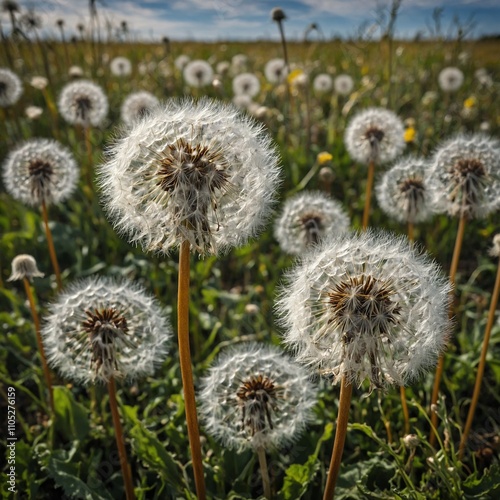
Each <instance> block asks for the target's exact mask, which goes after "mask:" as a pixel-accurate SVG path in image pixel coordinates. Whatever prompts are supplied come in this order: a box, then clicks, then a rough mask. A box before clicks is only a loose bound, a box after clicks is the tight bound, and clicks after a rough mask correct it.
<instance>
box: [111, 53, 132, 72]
mask: <svg viewBox="0 0 500 500" xmlns="http://www.w3.org/2000/svg"><path fill="white" fill-rule="evenodd" d="M109 69H110V70H111V73H112V74H113V75H115V76H128V75H130V74H131V73H132V63H131V62H130V59H127V58H126V57H115V58H113V59H112V60H111V62H110V63H109Z"/></svg>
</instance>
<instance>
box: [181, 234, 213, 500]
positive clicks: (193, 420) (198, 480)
mask: <svg viewBox="0 0 500 500" xmlns="http://www.w3.org/2000/svg"><path fill="white" fill-rule="evenodd" d="M189 249H190V243H189V241H183V242H182V244H181V248H180V251H179V284H178V294H177V322H178V326H177V334H178V340H179V358H180V366H181V375H182V386H183V390H184V404H185V408H186V423H187V430H188V436H189V445H190V447H191V456H192V460H193V472H194V481H195V484H196V493H197V495H198V500H205V498H206V493H205V479H204V477H203V463H202V459H201V444H200V434H199V430H198V417H197V414H196V401H195V396H194V385H193V369H192V366H191V352H190V349H189V257H190V256H189Z"/></svg>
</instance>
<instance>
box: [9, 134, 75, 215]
mask: <svg viewBox="0 0 500 500" xmlns="http://www.w3.org/2000/svg"><path fill="white" fill-rule="evenodd" d="M78 174H79V171H78V167H77V165H76V162H75V160H74V158H73V155H72V154H71V152H70V151H69V150H68V149H67V148H66V147H65V146H63V145H62V144H60V143H58V142H57V141H54V140H50V139H31V140H28V141H25V142H23V143H21V144H20V145H19V146H18V147H17V148H16V149H14V150H12V151H11V152H10V153H9V155H8V156H7V158H6V159H5V161H4V164H3V181H4V185H5V188H6V189H7V191H8V192H9V193H10V194H11V195H12V196H13V197H14V198H15V199H16V200H19V201H21V202H22V203H25V204H26V205H29V206H34V207H39V206H40V205H42V203H45V204H47V205H49V204H53V203H59V202H61V201H63V200H66V199H68V198H69V197H70V195H71V194H72V193H73V191H74V190H75V187H76V184H77V182H78Z"/></svg>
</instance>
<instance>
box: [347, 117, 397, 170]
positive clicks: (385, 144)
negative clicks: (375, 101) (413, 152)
mask: <svg viewBox="0 0 500 500" xmlns="http://www.w3.org/2000/svg"><path fill="white" fill-rule="evenodd" d="M404 130H405V129H404V125H403V122H402V121H401V120H400V119H399V118H398V116H397V115H396V114H394V113H393V112H392V111H389V110H388V109H385V108H368V109H365V110H364V111H360V112H359V113H358V114H357V115H355V116H354V118H353V119H352V120H351V121H350V123H349V125H348V127H347V129H346V131H345V137H344V140H345V144H346V147H347V151H348V152H349V155H350V156H351V158H352V159H353V160H355V161H357V162H359V163H363V164H367V163H370V162H374V163H375V164H380V163H387V162H390V161H392V160H394V159H395V158H397V157H398V156H399V155H400V154H401V153H402V152H403V150H404V148H405V145H406V144H405V140H404Z"/></svg>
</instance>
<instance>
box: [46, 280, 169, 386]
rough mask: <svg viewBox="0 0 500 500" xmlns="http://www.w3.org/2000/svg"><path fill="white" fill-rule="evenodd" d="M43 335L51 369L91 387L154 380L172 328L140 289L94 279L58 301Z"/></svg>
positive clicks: (112, 281) (47, 319) (66, 293)
mask: <svg viewBox="0 0 500 500" xmlns="http://www.w3.org/2000/svg"><path fill="white" fill-rule="evenodd" d="M41 333H42V338H43V344H44V347H45V352H46V354H47V357H48V360H49V364H51V365H52V366H53V367H54V368H56V369H57V370H58V371H59V372H60V373H61V375H62V376H63V377H64V378H66V379H69V380H73V381H75V382H77V383H81V384H89V383H96V382H104V383H106V382H108V381H109V380H110V378H111V377H114V378H121V379H125V378H126V379H130V380H133V379H137V378H140V377H145V376H147V375H152V374H153V372H154V370H155V368H156V367H157V366H158V365H160V364H161V363H162V362H163V361H164V359H165V357H166V354H167V348H166V345H167V342H168V341H169V339H170V337H171V327H170V325H169V322H168V320H167V319H166V318H165V315H164V313H163V311H162V310H161V308H160V306H159V305H158V303H157V302H156V300H155V299H154V298H152V297H150V296H149V295H148V294H147V293H146V291H145V290H143V289H142V288H141V287H140V286H138V285H136V284H134V283H131V282H128V281H122V282H116V281H114V280H112V279H109V278H95V277H93V278H90V279H87V280H85V281H82V282H79V283H76V284H74V285H73V286H71V287H70V288H69V289H68V290H67V291H66V292H64V293H63V294H61V295H60V296H59V298H58V300H57V302H56V303H54V304H52V305H51V306H50V310H49V314H48V316H47V317H46V318H45V322H44V326H43V328H42V332H41Z"/></svg>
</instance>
